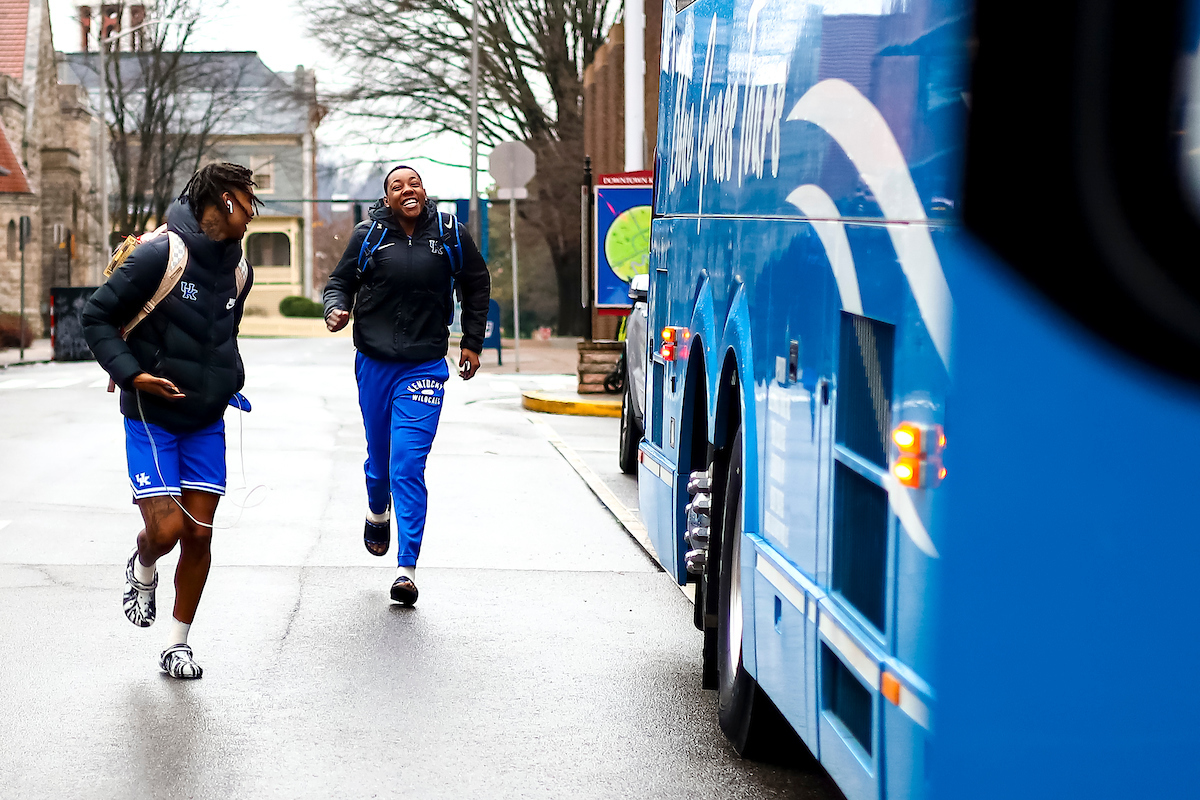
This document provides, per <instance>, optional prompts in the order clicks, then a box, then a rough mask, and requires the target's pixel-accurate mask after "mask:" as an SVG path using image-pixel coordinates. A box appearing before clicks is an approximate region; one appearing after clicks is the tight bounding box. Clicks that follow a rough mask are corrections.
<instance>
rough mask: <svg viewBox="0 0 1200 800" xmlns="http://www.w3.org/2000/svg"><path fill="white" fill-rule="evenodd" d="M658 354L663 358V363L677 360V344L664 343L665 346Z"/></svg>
mask: <svg viewBox="0 0 1200 800" xmlns="http://www.w3.org/2000/svg"><path fill="white" fill-rule="evenodd" d="M658 354H659V355H660V356H662V360H663V361H674V360H675V343H674V342H663V346H662V347H660V348H659V350H658Z"/></svg>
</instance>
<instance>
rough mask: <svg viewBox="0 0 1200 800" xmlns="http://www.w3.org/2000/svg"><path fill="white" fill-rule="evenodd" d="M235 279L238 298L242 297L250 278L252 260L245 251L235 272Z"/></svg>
mask: <svg viewBox="0 0 1200 800" xmlns="http://www.w3.org/2000/svg"><path fill="white" fill-rule="evenodd" d="M233 280H234V282H235V283H236V284H237V294H236V295H234V296H235V297H236V298H238V299H241V297H242V292H244V291H246V284H247V283H248V282H249V280H250V262H249V261H247V260H246V255H245V253H243V254H242V260H241V261H239V262H238V265H237V271H236V272H235V273H233Z"/></svg>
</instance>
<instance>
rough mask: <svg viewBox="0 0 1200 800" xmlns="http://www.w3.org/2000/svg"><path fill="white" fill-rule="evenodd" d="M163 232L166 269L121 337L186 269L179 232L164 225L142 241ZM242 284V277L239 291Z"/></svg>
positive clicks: (186, 257)
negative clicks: (167, 253) (165, 248)
mask: <svg viewBox="0 0 1200 800" xmlns="http://www.w3.org/2000/svg"><path fill="white" fill-rule="evenodd" d="M163 233H165V234H166V236H167V242H168V243H169V244H170V255H168V256H167V269H166V271H165V272H164V273H163V276H162V280H161V281H159V283H158V288H157V289H156V290H155V291H154V295H153V296H152V297H151V298H150V299H149V300H147V301H146V304H145V305H144V306H142V310H141V311H139V312H138V313H137V314H136V315H135V316H134V318H133V319H131V320H130V321H129V322H127V323H125V326H124V327H123V328H121V338H122V339H128V338H129V333H130V331H132V330H133V329H134V328H136V327H137V326H138V324H139V323H140V322H141V321H142V320H144V319H145V318H146V316H147V315H148V314H149V313H150V312H151V311H153V310H154V308H155V306H157V305H158V304H159V303H161V302H162V301H163V299H164V298H165V297H166V296H167V295H169V294H170V293H171V290H172V289H174V288H175V286H176V284H178V283H179V279H180V278H182V277H183V271H184V270H185V269H187V264H188V250H187V245H185V244H184V243H183V239H181V238H180V237H179V234H177V233H175V232H174V231H167V230H166V226H165V225H164V226H163V227H161V228H159V229H158V230H156V231H154V233H153V234H151V235H149V236H143V237H142V242H143V243H144V242H147V241H149V240H150V239H155V238H158V237H159V236H161V235H162V234H163ZM244 285H245V279H242V281H241V282H240V285H239V289H238V291H239V293H240V291H241V286H244Z"/></svg>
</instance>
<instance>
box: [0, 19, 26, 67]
mask: <svg viewBox="0 0 1200 800" xmlns="http://www.w3.org/2000/svg"><path fill="white" fill-rule="evenodd" d="M28 30H29V0H0V72H2V73H4V74H5V75H11V76H12V77H14V78H16V79H17V80H18V81H19V80H22V78H23V77H24V75H25V37H26V36H27V35H28Z"/></svg>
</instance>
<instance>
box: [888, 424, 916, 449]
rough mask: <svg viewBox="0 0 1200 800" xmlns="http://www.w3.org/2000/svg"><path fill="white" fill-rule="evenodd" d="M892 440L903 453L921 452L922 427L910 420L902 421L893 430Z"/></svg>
mask: <svg viewBox="0 0 1200 800" xmlns="http://www.w3.org/2000/svg"><path fill="white" fill-rule="evenodd" d="M892 441H893V442H895V443H896V446H897V447H899V448H900V452H902V453H919V452H920V451H921V429H920V428H918V427H917V426H916V425H913V424H912V423H909V422H901V423H900V424H899V425H897V426H896V429H895V430H894V431H892Z"/></svg>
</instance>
